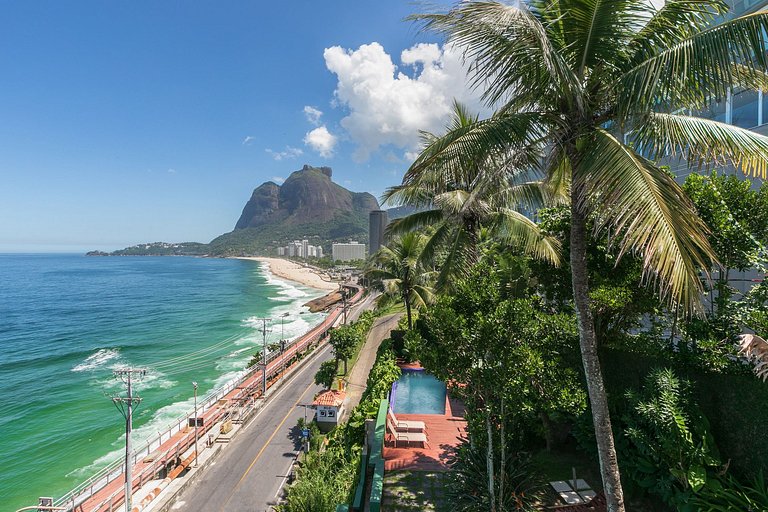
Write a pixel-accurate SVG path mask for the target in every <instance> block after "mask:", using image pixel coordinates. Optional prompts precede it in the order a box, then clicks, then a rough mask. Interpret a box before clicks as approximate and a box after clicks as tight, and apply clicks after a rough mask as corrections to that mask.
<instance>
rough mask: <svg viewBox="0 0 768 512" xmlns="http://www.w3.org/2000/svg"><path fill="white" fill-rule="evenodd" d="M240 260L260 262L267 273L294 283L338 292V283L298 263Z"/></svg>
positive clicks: (257, 258) (254, 258)
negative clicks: (265, 266)
mask: <svg viewBox="0 0 768 512" xmlns="http://www.w3.org/2000/svg"><path fill="white" fill-rule="evenodd" d="M238 259H241V260H253V261H261V262H263V263H267V264H268V265H269V271H270V272H272V273H273V274H274V275H276V276H278V277H282V278H283V279H288V280H290V281H295V282H297V283H301V284H303V285H306V286H311V287H312V288H317V289H318V290H327V291H330V290H338V289H339V283H336V282H332V281H326V280H325V279H323V278H322V277H320V275H319V274H318V273H317V271H315V270H312V269H309V268H306V267H302V266H301V265H299V264H298V263H294V262H293V261H289V260H284V259H281V258H264V257H260V256H257V257H245V256H244V257H240V258H238ZM326 279H327V277H326Z"/></svg>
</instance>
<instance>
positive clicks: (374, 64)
mask: <svg viewBox="0 0 768 512" xmlns="http://www.w3.org/2000/svg"><path fill="white" fill-rule="evenodd" d="M323 55H324V57H325V65H326V67H327V68H328V69H329V70H330V71H331V72H333V73H334V74H336V76H337V85H336V91H335V92H334V95H335V102H336V104H337V105H339V106H342V107H344V108H346V109H347V110H348V115H347V116H346V117H344V118H343V119H342V120H341V126H342V127H343V128H344V129H345V130H346V131H347V132H348V133H349V136H350V138H351V140H352V141H353V142H354V143H355V144H356V145H357V149H356V152H355V158H356V159H357V160H359V161H363V160H366V159H367V158H368V157H369V156H370V154H371V153H373V152H375V151H377V150H378V149H379V148H380V147H381V146H385V145H388V144H392V145H394V146H396V147H398V148H401V149H402V150H403V151H404V152H406V153H410V154H408V155H407V156H406V158H408V159H410V158H411V155H412V154H413V152H414V151H417V150H418V147H419V131H420V130H426V131H430V132H433V133H440V132H442V131H443V130H444V127H445V125H446V124H447V122H448V119H449V118H450V115H451V110H452V104H453V100H454V98H455V99H458V100H459V101H461V102H462V103H465V104H467V105H468V106H469V107H470V109H472V110H473V111H476V112H480V111H481V103H480V101H479V94H478V93H475V92H473V91H471V90H470V88H469V86H468V84H467V79H466V69H465V68H464V66H463V64H462V62H461V53H460V52H459V51H458V50H456V49H454V48H453V47H451V46H444V47H442V48H441V47H440V46H438V45H437V44H424V43H421V44H417V45H415V46H413V47H411V48H408V49H406V50H404V51H403V52H402V54H401V56H400V61H401V62H402V64H403V65H404V66H409V67H412V69H413V72H412V74H413V77H410V76H408V75H407V74H405V73H403V72H399V71H398V69H397V66H396V65H395V64H394V62H393V61H392V58H391V57H390V55H389V54H387V53H386V51H385V50H384V48H383V47H382V46H381V45H380V44H379V43H376V42H373V43H370V44H366V45H362V46H360V47H359V48H358V49H357V50H347V49H344V48H341V47H339V46H334V47H332V48H326V49H325V52H324V54H323Z"/></svg>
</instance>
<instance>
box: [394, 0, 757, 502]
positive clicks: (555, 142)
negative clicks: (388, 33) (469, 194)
mask: <svg viewBox="0 0 768 512" xmlns="http://www.w3.org/2000/svg"><path fill="white" fill-rule="evenodd" d="M728 10H729V6H728V4H727V3H726V2H724V1H722V0H704V1H702V2H690V1H688V0H670V1H667V2H665V3H664V5H663V6H662V7H656V6H654V4H653V3H650V2H640V1H628V0H608V1H606V0H555V1H551V0H530V1H529V2H525V3H523V2H518V3H516V4H515V5H509V4H505V3H499V2H487V1H483V2H481V1H467V2H457V3H456V4H455V5H454V6H453V7H452V8H450V10H449V11H448V12H443V13H435V14H423V15H417V16H414V17H413V18H412V19H415V20H417V21H420V22H422V23H423V24H424V26H425V28H426V29H428V30H432V31H436V32H438V33H441V34H444V35H445V36H446V37H447V38H448V39H449V40H450V41H451V42H452V43H453V44H455V45H456V46H457V47H458V48H460V49H461V50H462V51H463V56H464V57H465V59H466V61H467V64H468V65H469V70H470V75H471V76H470V79H471V80H472V81H473V82H474V83H475V84H476V85H477V86H478V87H483V88H484V98H485V100H486V101H487V103H488V104H489V105H492V106H494V107H495V108H497V110H496V113H495V114H494V115H493V116H492V117H491V118H489V119H485V120H479V121H477V122H476V123H472V124H471V125H470V126H469V127H465V128H462V129H459V130H453V131H452V132H449V134H447V135H445V136H443V137H441V142H440V147H441V149H440V154H441V155H442V156H441V158H445V159H454V161H456V162H457V165H458V163H459V162H461V161H463V160H465V159H466V158H468V157H471V156H472V155H479V156H482V155H486V154H488V151H489V150H488V148H489V147H498V146H501V147H502V148H504V149H506V150H509V151H513V150H522V149H523V148H526V147H529V146H530V145H531V144H532V143H534V142H535V141H541V142H542V144H544V145H545V146H546V148H547V149H548V153H549V154H548V155H547V159H546V166H545V169H544V172H545V174H546V179H547V181H548V183H550V184H551V186H552V187H553V188H555V189H563V190H567V191H568V194H569V196H570V204H571V232H570V243H571V251H570V262H571V273H572V277H573V279H572V286H573V298H574V303H575V306H576V311H577V313H578V320H579V332H580V340H581V352H582V361H583V364H584V370H585V374H586V379H587V385H588V389H589V398H590V404H591V409H592V413H593V417H594V425H595V431H596V438H597V445H598V454H599V459H600V468H601V474H602V479H603V487H604V489H605V492H606V496H607V501H608V509H609V510H610V511H611V512H617V511H623V510H624V498H623V492H622V490H621V481H620V475H619V468H618V464H617V459H616V449H615V445H614V438H613V433H612V429H611V421H610V416H609V412H608V403H607V399H606V396H605V388H604V384H603V377H602V372H601V369H600V363H599V360H598V356H597V339H596V334H595V326H594V321H593V314H592V311H591V304H590V286H589V280H588V272H587V244H586V240H587V219H588V218H589V216H590V215H591V214H593V213H596V214H597V215H596V223H595V229H596V231H597V232H598V233H614V234H616V236H615V237H611V238H612V242H613V243H615V245H616V247H618V249H619V255H623V254H626V253H637V254H640V255H642V258H643V277H644V280H645V281H646V282H650V283H653V284H655V285H656V286H657V287H658V290H659V291H660V293H661V294H662V295H663V296H665V297H667V298H669V299H670V300H671V301H673V302H675V303H678V304H681V305H682V307H683V308H684V309H692V310H696V309H701V304H700V297H701V294H702V291H703V290H702V286H701V282H700V280H699V276H698V272H699V270H700V269H702V268H704V269H707V268H710V266H711V261H712V260H713V259H714V258H715V255H714V253H713V251H712V249H711V247H710V246H709V242H708V241H707V237H706V233H707V229H706V227H705V225H704V224H703V222H702V221H701V220H700V219H699V218H698V216H697V215H696V214H695V210H694V208H693V206H692V205H691V204H690V201H689V200H688V199H687V198H686V196H685V195H684V194H683V193H682V191H681V189H680V187H679V186H678V185H677V184H676V183H675V181H674V180H673V179H672V177H670V176H669V175H668V174H667V173H665V172H663V171H662V170H661V169H660V168H659V166H658V165H657V164H656V163H655V159H657V158H660V157H662V156H665V155H667V154H671V155H672V156H673V157H675V156H676V157H680V156H682V157H685V158H686V159H687V160H688V162H689V163H690V164H691V165H693V166H695V167H697V166H700V165H707V164H709V163H711V162H712V161H715V160H718V161H722V162H727V163H730V164H733V165H735V166H736V167H737V168H740V169H742V170H744V171H745V172H751V173H755V174H760V175H764V174H765V172H766V170H767V168H768V138H766V137H764V136H762V135H759V134H756V133H754V132H750V131H749V130H744V129H740V128H737V127H734V126H729V125H725V124H722V123H719V122H716V121H713V120H708V119H700V118H696V117H692V116H689V115H685V114H684V113H678V112H681V110H680V109H685V108H691V109H693V110H694V111H701V110H702V109H704V108H706V107H708V106H709V105H712V104H714V103H716V102H717V101H719V100H722V98H725V97H726V95H727V94H729V91H731V90H733V89H734V88H736V87H738V86H746V87H750V88H754V89H758V88H762V89H767V88H768V80H766V73H765V72H766V69H768V57H767V54H768V52H767V50H768V42H767V41H766V37H765V35H764V34H765V33H766V31H767V29H768V13H754V14H749V15H745V16H743V17H740V18H736V19H731V20H727V21H724V22H723V23H721V24H720V25H717V26H716V27H713V26H712V25H713V23H714V21H715V19H716V17H718V16H724V15H725V14H726V13H727V12H728ZM745 57H746V58H745ZM625 136H626V137H625ZM630 139H631V140H633V142H634V143H633V144H631V145H630V144H628V143H627V141H628V140H630ZM635 148H642V150H643V152H642V154H641V153H640V152H638V151H637V150H636V149H635ZM430 158H432V155H422V156H421V157H419V158H417V159H416V161H415V162H414V164H413V165H412V166H411V168H410V169H409V170H408V172H407V175H412V174H415V173H417V172H418V170H419V169H420V168H422V167H424V166H427V165H429V160H430Z"/></svg>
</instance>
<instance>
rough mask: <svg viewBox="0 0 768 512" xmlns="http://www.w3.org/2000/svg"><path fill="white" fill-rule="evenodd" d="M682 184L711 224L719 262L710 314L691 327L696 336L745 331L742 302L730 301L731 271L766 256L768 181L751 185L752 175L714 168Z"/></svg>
mask: <svg viewBox="0 0 768 512" xmlns="http://www.w3.org/2000/svg"><path fill="white" fill-rule="evenodd" d="M683 190H685V192H686V194H688V196H689V197H690V198H691V200H692V201H693V203H694V205H695V206H696V210H697V211H698V213H699V216H700V217H701V218H702V219H703V220H704V222H705V223H706V224H707V226H708V227H709V229H710V233H709V235H708V236H709V241H710V243H711V245H712V248H713V249H714V250H715V252H716V253H717V256H718V259H719V261H720V265H721V268H720V270H719V272H718V273H717V281H716V283H715V286H714V288H713V289H712V290H711V294H710V304H711V310H710V318H709V319H708V320H707V321H706V322H704V321H701V320H693V321H691V322H689V323H688V328H689V331H691V334H692V337H693V338H697V337H698V338H705V337H709V338H713V339H714V340H718V341H719V340H723V339H731V338H733V336H734V335H736V334H738V333H739V332H741V326H740V325H738V324H739V318H738V316H739V312H740V309H741V308H739V307H738V306H737V305H736V304H734V302H733V301H732V297H733V289H732V288H731V286H730V285H729V279H730V272H731V270H739V271H744V270H747V269H749V268H751V267H754V266H755V265H756V264H758V263H759V262H760V260H761V258H762V257H763V256H762V255H761V252H763V251H764V249H763V248H764V246H765V242H766V240H768V187H765V186H762V187H760V189H753V188H752V184H751V183H750V181H748V180H740V179H738V178H737V177H736V176H733V175H724V174H718V173H717V172H712V173H711V174H710V175H709V176H701V175H697V174H692V175H690V176H689V177H688V178H687V179H686V181H685V184H683ZM697 327H699V328H697Z"/></svg>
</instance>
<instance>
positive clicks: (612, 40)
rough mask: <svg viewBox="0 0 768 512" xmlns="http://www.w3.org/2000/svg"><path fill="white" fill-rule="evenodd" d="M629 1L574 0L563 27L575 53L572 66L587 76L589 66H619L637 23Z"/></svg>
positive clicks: (581, 75) (565, 14) (571, 52)
mask: <svg viewBox="0 0 768 512" xmlns="http://www.w3.org/2000/svg"><path fill="white" fill-rule="evenodd" d="M629 3H630V1H629V0H570V1H569V2H568V4H567V5H568V8H567V10H565V11H564V19H563V23H562V30H563V32H564V38H565V41H566V43H567V48H568V50H567V51H568V53H569V54H571V55H572V56H571V68H572V69H576V70H578V76H579V77H585V76H586V71H587V69H588V68H592V67H596V66H598V65H603V66H605V65H609V66H611V67H612V66H615V65H616V62H615V61H616V58H617V56H619V55H620V54H617V52H616V48H617V46H623V45H624V44H625V43H624V41H626V40H627V39H628V38H629V37H630V35H631V34H632V33H633V30H634V29H635V28H636V26H637V19H636V17H635V16H633V12H632V10H630V9H627V7H628V4H629Z"/></svg>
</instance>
